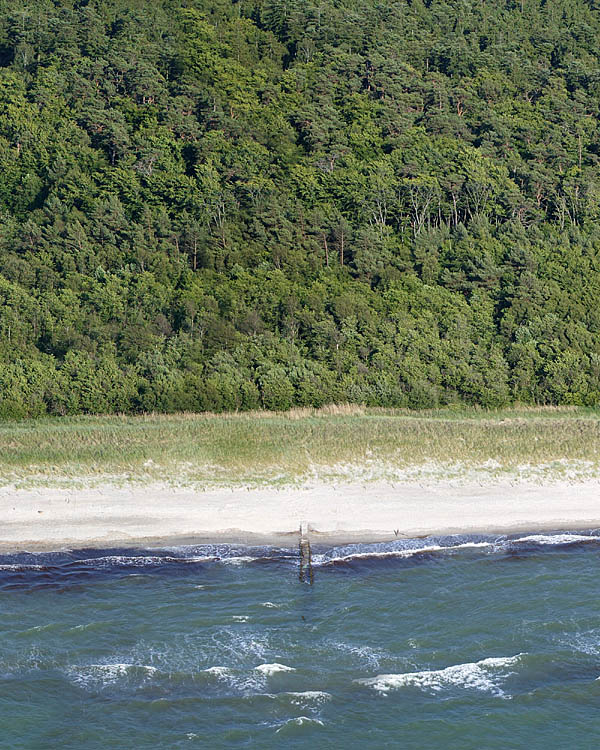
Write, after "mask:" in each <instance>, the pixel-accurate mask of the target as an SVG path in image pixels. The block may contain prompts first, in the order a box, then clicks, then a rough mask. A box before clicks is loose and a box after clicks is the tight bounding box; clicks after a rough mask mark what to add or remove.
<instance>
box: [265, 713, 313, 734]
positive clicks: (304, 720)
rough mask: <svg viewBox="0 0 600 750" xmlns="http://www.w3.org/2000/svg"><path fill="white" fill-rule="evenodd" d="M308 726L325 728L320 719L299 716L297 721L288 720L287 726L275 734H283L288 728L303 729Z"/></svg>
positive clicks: (284, 725) (283, 726)
mask: <svg viewBox="0 0 600 750" xmlns="http://www.w3.org/2000/svg"><path fill="white" fill-rule="evenodd" d="M306 725H309V726H310V725H312V726H317V727H324V726H325V724H323V722H322V721H321V720H320V719H313V718H311V717H310V716H297V717H296V718H295V719H288V720H287V721H286V722H285V724H283V725H282V726H280V727H279V729H277V730H276V731H275V734H279V732H282V731H283V730H284V729H286V727H294V726H296V727H302V726H306Z"/></svg>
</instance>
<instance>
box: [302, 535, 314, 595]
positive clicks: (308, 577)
mask: <svg viewBox="0 0 600 750" xmlns="http://www.w3.org/2000/svg"><path fill="white" fill-rule="evenodd" d="M299 578H300V581H301V582H302V583H309V584H310V585H311V586H312V584H313V583H314V580H315V578H314V574H313V568H312V556H311V551H310V541H309V539H308V524H307V523H306V521H303V522H302V523H301V524H300V575H299Z"/></svg>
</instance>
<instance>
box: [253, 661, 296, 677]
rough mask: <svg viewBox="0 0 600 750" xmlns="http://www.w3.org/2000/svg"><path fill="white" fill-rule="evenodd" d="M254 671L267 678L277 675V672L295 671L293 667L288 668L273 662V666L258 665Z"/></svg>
mask: <svg viewBox="0 0 600 750" xmlns="http://www.w3.org/2000/svg"><path fill="white" fill-rule="evenodd" d="M254 669H255V671H256V672H260V673H261V674H264V675H266V676H267V677H271V675H274V674H277V673H278V672H295V671H296V670H295V669H294V667H288V666H286V665H285V664H278V663H277V662H274V663H273V664H259V665H258V667H254Z"/></svg>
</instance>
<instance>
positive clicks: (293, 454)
mask: <svg viewBox="0 0 600 750" xmlns="http://www.w3.org/2000/svg"><path fill="white" fill-rule="evenodd" d="M599 446H600V414H599V413H598V412H596V411H594V410H589V409H588V410H584V409H577V408H569V407H566V408H554V409H552V408H543V409H540V408H536V409H533V408H513V409H507V410H503V411H500V412H488V411H485V410H481V409H479V410H465V409H459V410H437V411H427V412H410V411H408V410H396V411H394V410H386V409H366V408H363V407H360V406H354V405H338V406H328V407H325V408H323V409H319V410H315V409H294V410H292V411H290V412H286V413H283V414H281V413H272V412H254V413H243V414H227V415H218V414H177V415H156V414H146V415H142V416H139V417H130V416H113V417H77V418H64V419H44V420H31V421H25V422H5V423H0V481H2V482H3V483H4V484H13V483H14V484H17V485H23V484H39V485H46V484H55V483H59V484H60V483H72V482H78V481H85V482H86V483H88V482H94V481H107V480H110V481H113V482H123V481H167V482H173V483H194V484H198V485H202V486H211V485H248V486H251V485H261V484H287V483H292V482H293V483H296V482H303V481H306V480H311V479H315V478H319V479H326V480H327V479H328V480H350V479H359V480H361V481H369V480H376V479H387V480H391V481H401V480H403V479H411V480H415V481H417V480H418V481H462V480H464V479H465V478H470V479H473V478H475V479H481V480H482V481H484V480H488V479H494V478H496V479H497V478H506V477H512V478H533V479H536V478H537V479H541V480H544V481H546V480H548V479H549V478H550V479H552V478H570V479H574V478H575V479H577V478H584V477H590V476H594V477H595V476H600V453H599Z"/></svg>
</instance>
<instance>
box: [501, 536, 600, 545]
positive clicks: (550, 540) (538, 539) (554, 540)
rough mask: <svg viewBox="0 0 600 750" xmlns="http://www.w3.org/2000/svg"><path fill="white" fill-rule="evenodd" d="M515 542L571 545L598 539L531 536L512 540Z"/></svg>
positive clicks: (599, 539)
mask: <svg viewBox="0 0 600 750" xmlns="http://www.w3.org/2000/svg"><path fill="white" fill-rule="evenodd" d="M512 541H513V543H516V542H535V543H536V544H573V542H600V537H597V536H588V535H586V534H531V535H530V536H522V537H520V538H519V539H513V540H512Z"/></svg>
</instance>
